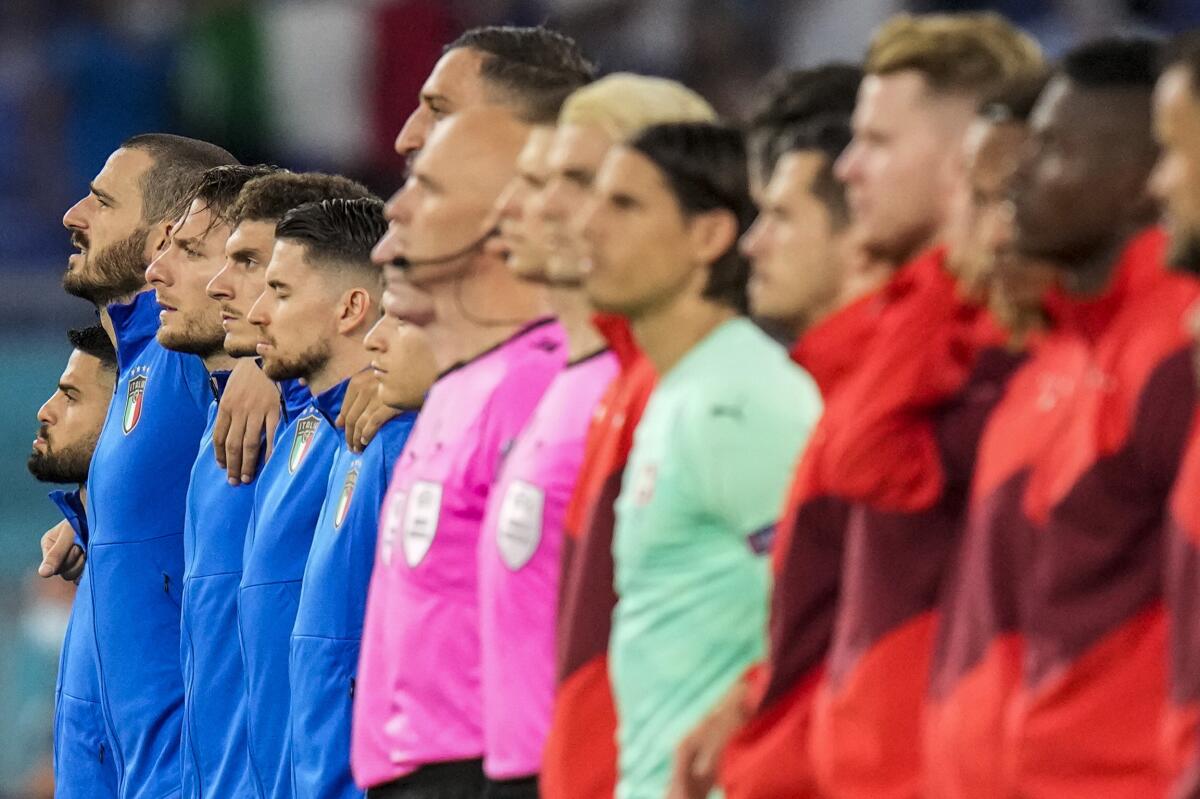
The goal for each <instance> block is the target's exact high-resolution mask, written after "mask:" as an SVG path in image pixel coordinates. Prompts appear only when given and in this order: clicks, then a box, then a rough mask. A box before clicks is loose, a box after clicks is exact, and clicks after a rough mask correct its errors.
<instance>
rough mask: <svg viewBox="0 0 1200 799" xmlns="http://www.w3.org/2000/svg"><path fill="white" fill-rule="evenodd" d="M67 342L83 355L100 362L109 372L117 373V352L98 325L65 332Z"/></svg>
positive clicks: (106, 334)
mask: <svg viewBox="0 0 1200 799" xmlns="http://www.w3.org/2000/svg"><path fill="white" fill-rule="evenodd" d="M67 340H68V341H70V342H71V346H72V347H74V348H75V349H77V350H79V351H80V352H82V353H83V354H84V355H91V356H92V357H93V358H96V359H98V360H99V361H100V365H101V366H103V367H104V368H105V369H108V370H110V371H113V372H115V371H117V350H116V348H114V347H113V343H112V339H110V338H109V337H108V333H107V332H105V330H104V328H102V327H101V326H100V325H88V326H87V327H76V328H73V329H71V330H68V331H67Z"/></svg>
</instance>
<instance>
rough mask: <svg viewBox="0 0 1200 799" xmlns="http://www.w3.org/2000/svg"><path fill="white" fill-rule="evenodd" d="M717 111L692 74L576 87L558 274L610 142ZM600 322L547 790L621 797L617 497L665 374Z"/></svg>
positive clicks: (569, 273) (556, 254) (554, 191)
mask: <svg viewBox="0 0 1200 799" xmlns="http://www.w3.org/2000/svg"><path fill="white" fill-rule="evenodd" d="M715 118H716V114H715V113H714V112H713V110H712V107H711V106H709V104H708V103H707V102H705V100H704V99H703V98H702V97H700V95H698V94H696V93H695V92H693V91H692V90H691V89H688V88H687V87H685V86H683V85H682V84H679V83H676V82H674V81H669V80H665V79H663V78H652V77H646V76H642V75H632V74H628V73H618V74H614V75H608V76H606V77H604V78H602V79H600V80H598V81H596V82H595V83H594V84H592V85H590V86H585V87H583V88H582V89H579V90H577V91H576V92H575V93H573V94H572V95H571V96H570V97H569V98H567V101H566V102H565V103H564V104H563V108H562V112H561V113H560V114H559V120H558V121H559V125H558V129H557V131H556V132H555V136H554V142H553V144H552V146H551V148H550V150H549V152H548V153H547V156H546V157H547V170H548V176H547V182H546V186H545V189H544V190H543V192H542V193H541V199H540V202H539V205H540V210H539V214H538V215H539V217H540V219H541V224H542V225H543V226H544V229H545V235H546V237H547V242H548V245H547V246H548V249H549V253H548V258H547V261H546V265H547V271H548V272H549V273H550V274H551V275H552V276H555V278H554V279H555V280H559V281H568V282H570V281H576V280H579V279H580V277H581V276H582V275H583V274H584V271H583V270H584V267H585V264H586V257H587V247H586V242H584V241H583V240H582V239H581V237H580V236H579V232H578V224H577V222H578V220H579V214H580V212H581V209H582V208H583V207H584V205H585V204H586V201H587V200H588V199H589V198H590V196H591V189H592V184H593V181H594V180H595V175H596V172H597V170H598V169H599V168H600V164H601V162H602V161H603V160H604V156H605V154H607V152H608V150H609V149H610V148H611V147H612V146H613V145H614V144H616V143H618V142H620V141H622V140H624V139H626V138H628V137H629V136H632V135H634V134H636V133H637V132H638V131H640V130H641V129H642V128H645V127H647V126H649V125H653V124H658V123H662V122H684V121H710V120H713V119H715ZM594 323H595V325H596V327H597V329H598V330H599V331H600V333H601V334H602V335H603V337H604V339H605V341H606V343H607V344H608V347H609V349H610V350H611V351H612V353H613V354H614V355H615V356H616V357H617V360H618V363H619V369H620V371H619V373H618V375H617V376H616V377H615V378H614V379H613V380H612V381H611V383H610V385H609V387H608V390H607V391H606V392H605V393H604V395H603V397H602V398H601V400H600V402H599V404H598V405H597V406H596V408H595V413H594V415H593V417H592V421H591V424H590V426H589V430H588V433H587V445H586V449H585V452H584V456H583V463H582V466H581V468H580V471H579V475H578V479H577V481H576V487H575V491H574V494H573V495H572V497H571V501H570V503H569V505H568V507H567V511H566V516H565V519H564V529H563V532H564V536H563V558H562V574H561V577H560V588H559V596H560V603H559V616H558V632H557V648H558V664H557V690H556V692H555V698H554V711H553V718H552V720H551V723H550V729H549V731H548V733H547V739H546V747H545V755H544V757H543V770H542V774H541V779H540V784H539V788H540V790H541V792H542V795H543V796H545V797H548V799H567V798H568V797H570V799H601V797H611V796H612V795H613V791H614V789H615V787H616V780H617V752H616V726H617V720H616V712H615V710H614V708H613V699H612V689H611V688H610V687H609V678H608V657H607V656H608V639H609V631H610V627H611V621H612V611H613V607H614V606H615V605H616V601H617V599H616V594H615V593H614V592H613V564H612V531H613V522H614V516H613V502H614V501H615V500H616V496H617V492H618V490H619V489H620V484H621V472H622V470H623V469H624V467H625V459H626V457H627V456H628V454H629V449H630V447H631V446H632V444H633V430H634V428H635V427H636V426H637V423H638V420H639V419H640V418H641V415H642V409H643V408H644V407H645V404H646V400H647V399H648V398H649V396H650V392H651V390H652V389H653V388H654V378H655V376H654V367H653V366H652V365H651V364H650V362H649V361H648V360H646V358H645V356H644V355H642V353H641V352H640V351H639V350H638V348H637V345H636V344H635V343H634V341H633V335H632V333H631V332H630V330H629V323H628V322H627V321H626V320H625V319H624V318H622V317H620V316H616V315H612V314H598V315H597V316H596V317H595V319H594Z"/></svg>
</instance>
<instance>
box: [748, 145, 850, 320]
mask: <svg viewBox="0 0 1200 799" xmlns="http://www.w3.org/2000/svg"><path fill="white" fill-rule="evenodd" d="M827 164H828V159H827V158H826V157H825V155H824V154H822V153H820V152H816V151H812V150H809V151H797V152H792V153H787V154H786V155H784V156H783V157H782V158H780V159H779V163H778V164H777V165H776V166H775V172H774V174H773V175H772V176H771V180H770V181H769V182H768V183H767V185H766V187H765V189H764V191H763V203H762V207H761V208H760V210H759V214H758V218H757V219H756V220H755V222H754V225H753V226H752V227H751V228H750V230H748V231H747V232H746V235H745V236H744V237H743V238H742V251H743V252H744V253H745V254H746V256H747V257H748V258H750V260H751V263H752V270H751V273H750V284H749V286H748V291H749V296H750V309H751V311H752V313H753V314H754V315H755V316H756V317H759V318H762V319H765V320H769V321H773V322H781V323H783V324H786V325H788V326H789V327H791V328H793V329H798V328H800V327H802V326H804V325H805V324H808V323H811V322H812V321H815V320H816V318H817V317H819V316H821V315H823V314H824V313H826V312H828V311H829V310H830V309H831V308H832V306H833V304H834V303H835V302H836V301H837V297H838V294H839V293H840V291H841V287H842V279H843V257H842V251H841V250H842V248H843V247H844V246H845V236H844V232H843V231H841V230H840V229H838V228H837V227H836V226H835V225H834V220H833V217H832V216H831V214H830V213H829V208H828V206H827V205H826V204H825V201H824V200H822V199H821V198H820V197H818V196H817V195H816V194H814V193H813V188H814V185H815V183H816V181H817V179H818V178H819V176H820V174H821V172H822V170H824V169H825V168H826V166H827Z"/></svg>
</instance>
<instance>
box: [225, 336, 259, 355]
mask: <svg viewBox="0 0 1200 799" xmlns="http://www.w3.org/2000/svg"><path fill="white" fill-rule="evenodd" d="M225 352H226V353H227V354H228V355H229V356H230V357H233V358H257V357H258V344H257V343H256V342H253V341H250V342H231V341H230V340H229V339H228V338H226V339H225Z"/></svg>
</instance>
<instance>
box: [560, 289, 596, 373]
mask: <svg viewBox="0 0 1200 799" xmlns="http://www.w3.org/2000/svg"><path fill="white" fill-rule="evenodd" d="M549 296H550V309H551V310H552V311H553V312H554V315H555V316H556V317H558V322H559V324H561V325H562V326H563V329H564V330H565V331H566V332H567V361H568V362H569V363H570V362H574V361H577V360H579V359H580V358H583V357H585V356H588V355H591V354H592V353H594V352H597V351H598V350H600V349H603V347H604V337H603V336H601V335H600V331H598V330H596V326H595V325H593V324H592V315H593V314H594V313H595V309H594V308H592V304H591V303H590V302H588V300H587V296H586V295H585V294H584V293H583V290H582V289H579V288H575V287H566V286H555V287H553V288H551V289H550V295H549Z"/></svg>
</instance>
